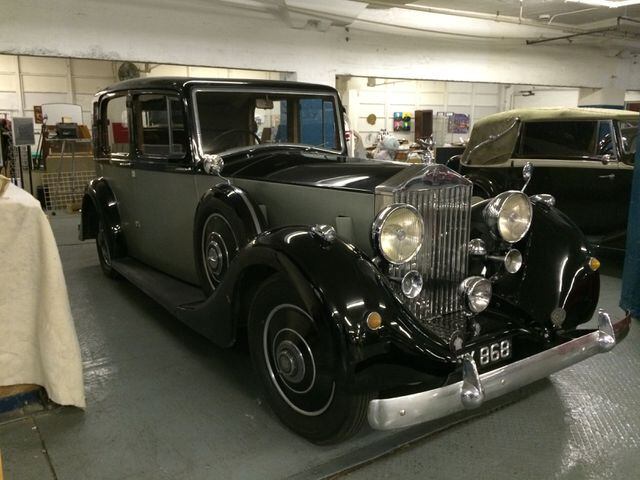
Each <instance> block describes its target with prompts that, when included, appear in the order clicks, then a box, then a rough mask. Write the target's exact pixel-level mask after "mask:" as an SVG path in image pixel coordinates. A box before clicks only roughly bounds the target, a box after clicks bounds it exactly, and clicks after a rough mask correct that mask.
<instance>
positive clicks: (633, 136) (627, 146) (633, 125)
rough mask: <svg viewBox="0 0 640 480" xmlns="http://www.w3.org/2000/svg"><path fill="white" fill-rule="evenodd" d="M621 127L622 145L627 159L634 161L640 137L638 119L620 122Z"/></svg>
mask: <svg viewBox="0 0 640 480" xmlns="http://www.w3.org/2000/svg"><path fill="white" fill-rule="evenodd" d="M618 127H619V128H620V145H621V148H622V153H623V156H624V158H625V161H629V162H631V163H633V159H634V156H635V154H636V143H637V139H638V120H625V121H620V122H618Z"/></svg>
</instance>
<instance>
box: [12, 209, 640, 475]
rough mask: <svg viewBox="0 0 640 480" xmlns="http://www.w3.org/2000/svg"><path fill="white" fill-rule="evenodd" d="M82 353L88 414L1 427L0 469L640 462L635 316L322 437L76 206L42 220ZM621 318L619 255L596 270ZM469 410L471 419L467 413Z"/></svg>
mask: <svg viewBox="0 0 640 480" xmlns="http://www.w3.org/2000/svg"><path fill="white" fill-rule="evenodd" d="M51 220H52V226H53V227H54V232H55V234H56V238H57V240H58V244H59V248H60V253H61V257H62V262H63V266H64V269H65V275H66V279H67V285H68V289H69V295H70V300H71V306H72V310H73V314H74V318H75V321H76V327H77V332H78V336H79V339H80V344H81V348H82V355H83V361H84V374H85V387H86V393H87V410H86V411H85V412H83V411H80V410H78V409H75V408H58V409H54V410H52V411H46V412H41V413H36V414H32V415H31V416H29V417H27V418H23V419H19V420H13V421H10V422H7V423H4V424H0V450H1V451H2V458H3V462H4V469H5V472H4V473H5V478H7V479H10V480H13V479H58V480H70V479H88V478H91V479H165V478H166V479H198V478H203V479H204V478H207V479H213V478H225V479H226V478H238V479H251V478H259V479H271V478H274V479H275V478H326V477H340V478H348V479H367V480H370V479H377V478H403V479H411V478H420V479H440V478H442V479H450V478H459V477H467V476H473V477H474V478H492V479H496V480H500V479H510V480H511V479H514V478H518V479H521V478H541V479H551V478H554V479H585V478H587V479H591V478H592V479H609V478H610V479H618V478H620V479H628V478H637V476H638V472H640V455H638V452H639V451H640V413H639V412H638V404H637V399H638V394H639V393H640V382H639V381H638V378H639V371H640V349H638V347H637V345H638V341H639V340H640V325H638V322H634V325H633V327H634V328H632V331H631V333H630V335H629V337H628V338H627V339H626V340H625V341H624V342H623V343H622V344H620V345H619V346H618V347H616V349H615V350H614V351H613V352H611V353H609V354H606V355H599V356H597V357H594V358H592V359H589V360H588V361H586V362H583V363H581V364H579V365H576V366H574V367H572V368H570V369H567V370H565V371H562V372H560V373H558V374H555V375H553V376H552V377H551V378H550V379H545V380H543V381H541V382H538V383H536V384H534V385H532V386H530V387H528V388H526V389H523V391H521V392H518V393H517V394H514V395H511V396H509V397H507V398H503V399H500V400H499V401H496V402H493V403H492V404H490V405H488V406H487V407H483V409H481V410H480V411H474V412H472V414H471V415H470V414H464V415H458V416H455V417H453V418H449V419H445V420H443V421H439V422H433V423H431V424H427V425H423V426H419V427H416V428H412V429H407V430H400V431H395V432H374V431H372V430H370V429H368V428H365V429H364V430H363V431H362V432H361V433H360V434H359V435H358V436H357V437H356V438H354V439H352V440H351V441H349V442H346V443H344V444H342V445H339V446H334V447H322V448H320V447H316V446H314V445H311V444H309V443H307V442H305V441H303V440H301V439H300V438H298V437H296V436H295V435H293V434H292V433H290V432H289V431H288V430H286V429H285V428H284V427H283V426H282V425H281V424H280V423H279V422H278V420H277V419H276V418H275V416H274V415H273V414H272V413H271V412H270V410H269V408H268V407H267V406H266V405H265V404H264V402H263V393H262V392H261V390H260V388H259V386H258V381H257V378H256V377H255V375H254V373H253V372H252V369H251V365H250V361H249V358H248V355H247V352H246V351H243V349H242V348H236V349H231V350H222V349H219V348H217V347H215V346H213V345H212V344H211V343H209V342H208V341H207V340H205V339H204V338H202V337H199V336H198V335H196V334H194V333H193V332H191V331H190V330H189V329H187V328H186V327H184V326H183V325H182V324H180V323H179V322H178V321H176V320H174V319H173V318H172V317H171V316H170V315H169V314H168V313H166V312H165V311H164V310H163V309H162V308H161V307H159V306H158V305H156V304H155V303H154V302H152V301H151V300H150V299H148V298H147V297H146V296H145V295H143V294H142V293H141V292H140V291H139V290H137V289H136V288H135V287H133V286H132V285H130V284H128V283H127V282H125V281H111V280H109V279H107V278H105V277H104V276H103V275H102V274H101V272H100V268H99V266H98V260H97V257H96V253H95V245H94V244H93V243H92V242H86V243H79V242H78V241H77V240H76V237H77V233H76V225H77V223H78V219H77V217H76V216H68V215H62V216H56V217H52V218H51ZM603 273H605V274H607V275H603V277H602V292H601V299H600V300H601V302H600V303H601V305H602V306H604V307H605V308H607V309H609V310H610V311H611V312H613V313H615V314H616V315H619V314H621V313H622V312H621V311H620V310H619V309H618V308H617V303H618V298H619V294H620V268H619V264H616V263H612V264H609V265H608V264H606V263H605V265H604V267H603ZM471 416H473V417H474V418H473V419H472V420H470V418H471Z"/></svg>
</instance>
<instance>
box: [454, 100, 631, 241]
mask: <svg viewBox="0 0 640 480" xmlns="http://www.w3.org/2000/svg"><path fill="white" fill-rule="evenodd" d="M639 119H640V114H639V113H638V112H631V111H627V110H615V109H606V108H560V107H558V108H529V109H518V110H510V111H508V112H501V113H497V114H494V115H489V116H488V117H485V118H483V119H481V120H479V121H478V122H476V124H475V125H474V126H473V131H472V132H471V137H470V138H469V144H468V145H467V148H466V150H465V151H464V153H463V155H462V158H461V160H460V166H459V169H458V170H459V172H460V173H462V174H464V175H465V176H466V177H467V178H469V179H470V180H471V181H473V184H474V195H476V196H478V197H480V198H490V197H492V196H494V195H496V194H498V193H500V192H503V191H505V190H509V189H513V188H516V189H519V188H521V187H522V184H523V181H522V178H521V176H520V170H521V169H522V167H523V166H524V165H525V164H526V163H531V164H532V165H534V166H535V170H536V174H535V175H534V177H533V178H532V179H531V183H530V184H529V186H528V188H527V191H528V192H529V193H531V194H541V193H543V194H550V195H552V196H553V198H554V199H555V200H556V202H557V207H558V208H559V209H560V210H562V211H563V212H564V213H566V214H567V215H568V216H569V218H571V219H572V220H573V221H574V222H576V224H577V225H578V226H579V227H580V228H581V229H582V231H583V232H584V233H585V235H587V238H588V240H589V241H590V243H591V244H592V245H594V246H595V247H597V248H599V249H600V250H601V251H605V250H606V251H621V250H624V247H625V234H626V229H627V218H628V215H629V201H630V196H631V179H632V177H633V163H634V156H635V152H636V137H637V134H638V120H639Z"/></svg>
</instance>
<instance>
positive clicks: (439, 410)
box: [368, 310, 630, 430]
mask: <svg viewBox="0 0 640 480" xmlns="http://www.w3.org/2000/svg"><path fill="white" fill-rule="evenodd" d="M629 325H630V319H629V317H625V318H624V319H622V320H620V321H618V322H617V323H616V324H615V325H614V324H612V323H611V317H610V316H609V314H608V313H607V312H605V311H603V310H600V311H599V314H598V330H596V331H594V332H591V333H588V334H586V335H583V336H581V337H578V338H575V339H573V340H569V341H568V342H565V343H563V344H562V345H558V346H557V347H554V348H550V349H549V350H545V351H543V352H540V353H538V354H536V355H532V356H531V357H527V358H525V359H523V360H520V361H517V362H514V363H511V364H509V365H506V366H504V367H501V368H497V369H495V370H492V371H490V372H487V373H483V374H482V375H478V369H477V367H476V364H475V362H474V360H473V359H472V358H471V357H466V358H465V359H463V363H462V378H463V380H462V381H461V382H458V383H454V384H451V385H447V386H446V387H441V388H436V389H434V390H428V391H426V392H420V393H414V394H412V395H405V396H403V397H395V398H385V399H379V400H372V401H371V402H370V403H369V412H368V420H369V425H371V427H372V428H375V429H377V430H390V429H393V428H400V427H408V426H411V425H416V424H419V423H423V422H428V421H430V420H435V419H437V418H442V417H445V416H447V415H451V414H452V413H456V412H458V411H461V410H464V409H470V408H476V407H479V406H480V405H482V404H483V403H484V402H485V401H486V400H491V399H492V398H497V397H500V396H501V395H504V394H506V393H509V392H512V391H514V390H517V389H518V388H521V387H524V386H525V385H528V384H530V383H532V382H535V381H536V380H540V379H541V378H545V377H547V376H548V375H550V374H552V373H554V372H557V371H558V370H562V369H563V368H566V367H569V366H571V365H573V364H575V363H578V362H580V361H582V360H585V359H587V358H589V357H591V356H593V355H596V354H597V353H602V352H608V351H609V350H611V349H612V348H613V347H614V346H615V345H616V337H619V338H622V337H624V336H625V335H626V333H627V331H628V330H629Z"/></svg>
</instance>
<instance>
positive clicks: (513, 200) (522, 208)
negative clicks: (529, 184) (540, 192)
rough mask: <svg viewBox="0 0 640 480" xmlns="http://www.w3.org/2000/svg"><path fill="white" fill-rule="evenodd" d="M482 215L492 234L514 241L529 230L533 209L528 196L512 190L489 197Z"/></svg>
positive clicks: (518, 239) (507, 240)
mask: <svg viewBox="0 0 640 480" xmlns="http://www.w3.org/2000/svg"><path fill="white" fill-rule="evenodd" d="M483 215H484V219H485V221H486V222H487V224H488V225H489V227H490V228H491V230H492V232H493V234H494V235H496V236H497V237H498V238H502V239H503V240H504V241H505V242H508V243H515V242H518V241H520V240H522V238H523V237H524V236H525V235H526V234H527V232H528V231H529V227H530V226H531V217H532V216H533V209H532V208H531V201H530V200H529V197H527V196H526V195H525V194H524V193H522V192H518V191H515V190H512V191H508V192H503V193H501V194H499V195H497V196H496V197H494V198H493V199H491V200H490V201H489V203H488V204H487V205H486V206H485V207H484V211H483Z"/></svg>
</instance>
